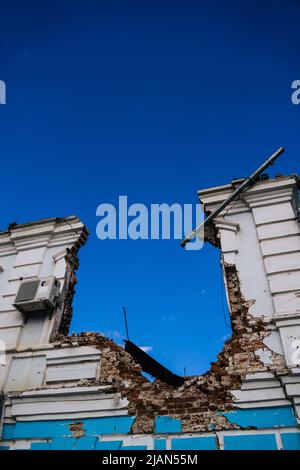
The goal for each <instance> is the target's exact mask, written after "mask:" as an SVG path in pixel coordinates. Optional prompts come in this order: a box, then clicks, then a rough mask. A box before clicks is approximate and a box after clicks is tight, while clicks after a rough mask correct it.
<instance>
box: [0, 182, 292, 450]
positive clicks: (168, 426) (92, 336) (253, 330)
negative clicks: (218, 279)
mask: <svg viewBox="0 0 300 470" xmlns="http://www.w3.org/2000/svg"><path fill="white" fill-rule="evenodd" d="M238 183H239V182H236V181H235V182H233V183H232V184H230V185H226V186H221V187H217V188H210V189H208V190H205V191H201V192H200V193H199V196H200V198H201V200H202V202H203V203H204V206H205V209H206V210H207V211H212V210H213V209H214V208H215V207H216V206H217V205H218V204H220V202H222V201H223V200H224V199H225V198H226V197H227V196H228V194H230V192H232V191H233V190H234V188H235V186H236V184H238ZM297 208H298V188H297V179H296V178H295V177H287V178H277V179H275V180H266V181H260V182H258V183H257V184H256V185H255V186H254V187H253V188H251V189H250V190H248V191H247V192H246V193H245V194H243V196H242V197H241V198H240V199H239V200H238V201H235V202H234V203H233V204H232V205H231V207H229V208H226V209H225V210H224V212H223V213H221V214H220V215H219V216H218V218H217V219H216V220H215V221H214V222H213V225H212V226H210V228H209V229H208V230H207V231H206V234H205V235H206V240H207V242H209V243H212V244H213V245H214V246H216V249H219V250H220V255H221V264H222V268H223V273H224V284H225V288H226V293H227V300H228V306H229V312H230V319H231V326H232V336H231V338H230V339H229V340H227V341H226V343H225V345H224V347H223V349H222V351H221V352H220V354H219V355H218V357H217V360H216V361H215V362H213V363H212V364H211V368H210V370H209V371H208V372H206V373H205V374H202V375H199V376H193V377H187V378H186V381H185V383H184V384H183V385H182V386H180V387H173V386H171V385H168V384H166V383H164V382H162V381H161V380H158V379H156V380H154V381H153V382H150V381H148V380H147V379H146V378H145V377H144V375H143V374H142V370H141V366H140V365H139V364H137V363H136V362H135V361H134V360H133V358H132V357H131V356H130V354H128V353H127V352H126V351H125V350H124V348H122V347H121V346H118V345H117V344H115V343H114V342H113V341H112V340H110V339H108V338H105V337H104V336H102V335H100V334H97V333H81V334H78V335H75V334H73V335H72V336H67V334H68V329H69V325H70V321H71V316H72V298H73V294H74V285H75V282H76V275H75V271H76V269H77V267H78V257H77V253H78V249H79V248H80V246H82V244H83V243H84V242H85V240H86V237H87V231H86V229H85V227H84V226H83V225H82V224H81V222H80V221H79V220H78V219H76V218H67V219H51V222H50V225H51V224H52V226H51V228H50V225H49V221H42V222H38V223H36V224H35V223H32V224H29V225H27V226H26V225H24V226H16V227H14V228H12V230H11V231H10V232H4V233H3V234H0V249H1V247H2V258H1V257H0V265H1V260H2V259H3V260H4V262H2V264H3V265H4V267H5V269H3V272H2V273H1V274H0V289H2V291H1V292H0V294H2V299H3V298H7V297H5V296H7V293H6V292H7V284H6V283H8V284H10V283H11V282H14V283H15V284H14V289H13V290H11V291H10V292H11V296H10V301H11V303H10V308H11V309H10V310H8V309H7V303H6V304H5V308H6V311H4V314H3V312H2V313H1V312H0V335H1V334H2V332H3V331H4V332H5V334H6V337H5V338H7V337H8V336H7V331H8V330H10V329H17V328H18V329H19V331H18V335H17V336H16V335H14V336H13V338H14V341H11V343H10V347H9V348H8V351H7V352H8V354H7V363H6V365H5V367H2V369H1V370H2V372H1V373H0V388H1V389H2V390H3V391H4V393H5V407H4V413H3V416H4V418H3V422H4V427H3V429H4V433H3V437H2V439H3V447H5V445H6V447H10V448H18V445H21V444H18V442H19V441H18V439H20V438H22V432H23V431H22V432H21V431H19V429H20V423H23V424H24V423H27V425H28V426H29V423H36V422H42V421H43V422H47V423H50V422H52V421H53V420H55V422H58V420H60V424H61V426H62V427H63V426H66V427H67V429H68V432H67V433H66V434H63V436H60V437H59V438H58V437H57V436H56V435H52V434H51V432H52V431H50V429H53V426H52V427H51V426H50V425H49V426H47V430H46V431H44V430H43V431H41V430H40V431H38V434H39V435H37V434H33V435H32V431H29V430H27V432H28V434H29V435H30V436H31V437H30V439H28V446H29V447H28V448H49V447H47V446H50V448H59V445H62V446H63V448H65V447H64V446H71V445H72V448H78V446H80V445H81V446H84V445H87V446H91V445H92V448H96V449H101V448H115V447H114V446H117V445H118V448H128V444H129V445H132V444H134V446H139V445H141V444H143V445H144V446H145V445H146V447H147V448H153V447H155V448H161V447H159V446H161V445H162V446H171V447H172V448H176V449H179V448H180V445H183V442H184V441H183V440H182V439H187V436H188V435H189V436H190V439H192V437H193V439H196V440H197V444H196V443H195V441H193V442H192V441H191V440H190V441H189V445H191V446H195V445H199V446H203V445H204V446H208V447H207V448H221V449H222V448H225V449H226V448H230V446H231V445H233V444H231V442H235V443H236V442H237V439H238V437H239V436H240V435H241V433H245V432H246V434H244V435H243V439H244V440H245V437H247V436H248V438H247V439H248V444H249V442H252V440H253V439H254V437H255V439H254V440H255V444H254V445H255V446H256V447H255V448H259V446H261V445H264V446H267V448H287V447H288V446H291V445H298V444H299V448H300V434H299V429H298V428H297V420H299V411H300V410H299V406H300V385H299V384H300V369H299V368H298V365H297V364H295V363H293V360H292V357H293V356H292V352H293V349H292V347H293V346H292V342H293V340H297V338H299V339H300V293H299V285H300V283H299V280H300V277H299V276H300V239H299V235H300V231H299V220H298V209H297ZM66 221H67V222H66ZM41 227H42V228H43V230H41ZM45 233H47V236H46V235H45ZM50 234H51V235H50ZM17 239H19V240H22V244H21V245H20V242H19V245H20V246H21V249H20V248H19V245H18V244H17V243H16V240H17ZM40 246H42V247H43V250H42V252H38V253H39V259H37V258H38V256H37V254H38V253H37V252H36V251H31V254H30V255H28V253H27V255H26V256H25V255H24V253H26V251H27V249H28V247H30V250H36V249H40V248H37V247H40ZM59 246H60V248H59V249H58V247H59ZM61 248H63V249H61ZM18 250H19V251H22V254H20V253H19V251H18ZM53 250H54V251H53ZM33 253H34V256H33ZM41 253H43V255H42V258H41ZM0 255H1V252H0ZM198 256H201V252H200V254H198ZM40 258H41V259H40ZM16 259H17V260H19V261H20V260H21V261H22V260H23V261H22V262H23V263H24V264H23V265H21V266H22V276H21V275H20V270H19V271H18V269H19V264H20V262H16ZM32 260H34V262H33V263H32ZM26 263H27V264H26ZM58 264H59V266H58ZM36 265H39V269H38V270H36ZM8 267H9V269H8ZM16 269H17V272H15V270H16ZM3 273H6V274H5V276H4V277H3ZM12 273H13V274H12ZM46 274H47V275H49V274H55V275H57V276H58V277H59V279H60V280H61V297H60V302H59V303H58V305H57V306H56V307H55V310H54V312H52V314H51V315H50V316H47V317H46V318H44V317H42V318H40V319H39V320H37V319H35V320H34V322H33V320H32V319H29V321H28V319H27V320H26V319H25V320H24V317H23V316H22V315H21V314H20V313H19V312H16V309H15V308H14V307H13V299H14V296H15V295H16V292H17V288H18V285H19V284H18V283H20V282H21V279H20V278H22V279H24V276H25V277H26V276H27V277H28V276H29V278H31V277H32V276H38V277H41V275H46ZM1 276H2V282H1ZM18 276H19V278H18ZM3 294H4V295H3ZM2 306H3V304H2ZM2 306H1V307H0V308H1V311H2V310H3V307H2ZM9 314H11V317H10V321H11V323H12V320H11V319H12V318H17V319H18V323H17V325H15V324H14V325H13V327H12V328H10V327H9V326H7V325H6V324H5V323H3V321H4V320H5V321H7V320H8V315H9ZM1 320H3V321H2V323H1ZM11 323H10V324H11ZM33 330H34V334H33ZM31 331H32V334H31V333H30V332H31ZM36 331H38V332H39V335H37V333H36ZM24 332H26V334H25V333H24ZM10 333H11V332H10ZM24 338H26V341H24ZM21 370H23V371H24V375H23V376H22V373H20V371H21ZM26 370H27V371H28V370H30V377H29V378H28V376H26ZM17 372H18V373H19V375H18V379H16V378H15V375H16V373H17ZM262 412H263V414H262ZM262 416H263V418H262ZM126 417H128V418H126ZM129 418H132V419H131V421H130V419H129ZM93 419H94V420H97V426H96V425H95V426H94V427H93V426H92V421H91V420H93ZM105 419H110V420H111V421H109V423H110V424H106V425H105V426H110V428H109V430H110V431H109V432H108V431H107V427H105V426H104V423H105V422H106V421H105ZM45 420H46V421H45ZM61 420H63V422H62V421H61ZM99 420H100V421H99ZM298 422H299V421H298ZM63 423H65V424H63ZM113 423H114V424H113ZM116 423H120V424H118V425H117V424H116ZM122 423H123V424H122ZM124 423H125V424H124ZM103 426H104V428H103ZM277 428H278V429H279V431H277ZM26 429H31V428H28V427H27V428H26ZM60 429H62V428H60ZM91 429H92V431H91ZM103 429H104V430H103ZM266 430H269V431H268V432H269V434H267V435H268V436H271V437H268V439H267V438H266V437H263V436H265V435H266V432H267V431H266ZM282 430H283V431H284V432H283V431H282ZM60 432H61V431H60ZM47 433H48V434H47ZM174 433H175V434H176V435H177V437H176V436H175V437H174V438H172V439H171V438H170V437H169V436H170V435H173V436H174V435H175V434H174ZM106 434H109V436H110V437H109V438H108V437H105V436H106ZM114 434H115V435H116V436H115V437H114V438H112V435H114ZM157 434H158V436H157ZM286 434H288V436H287V437H286ZM95 436H96V440H95ZM126 436H128V437H126ZM191 436H192V437H191ZM23 437H24V436H23ZM157 437H160V439H157ZM38 438H39V439H40V441H39V442H38V443H35V442H34V440H36V439H38ZM62 438H63V440H59V441H57V439H62ZM199 439H200V440H199ZM230 439H232V440H230ZM78 440H79V441H80V444H79V443H78ZM158 441H160V442H158ZM161 441H165V442H161ZM179 441H180V442H179ZM267 441H268V443H267ZM298 441H299V442H298ZM49 442H50V443H49ZM62 442H63V444H62ZM85 442H86V444H84V443H85ZM87 442H89V444H87ZM90 442H93V444H90ZM117 442H118V443H119V444H116V443H117ZM243 442H244V441H243ZM259 442H260V443H261V444H259ZM262 442H263V443H264V444H262ZM291 442H292V444H291ZM294 442H296V444H293V443H294ZM59 443H60V444H59ZM145 443H146V444H145ZM22 445H23V444H22ZM184 445H187V444H186V443H185V444H184ZM235 445H238V444H235ZM249 445H250V444H249ZM251 445H252V444H251ZM36 446H37V447H36ZM51 446H52V447H51ZM105 446H106V447H105ZM107 446H108V447H107ZM109 446H111V447H109ZM178 446H179V447H178ZM268 446H269V447H268ZM272 446H273V447H272ZM0 448H1V445H0ZM88 448H90V447H88ZM184 448H186V447H184ZM191 448H195V447H191Z"/></svg>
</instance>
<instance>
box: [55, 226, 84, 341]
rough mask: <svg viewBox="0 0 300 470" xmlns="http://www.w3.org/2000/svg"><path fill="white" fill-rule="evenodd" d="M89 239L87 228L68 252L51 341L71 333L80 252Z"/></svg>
mask: <svg viewBox="0 0 300 470" xmlns="http://www.w3.org/2000/svg"><path fill="white" fill-rule="evenodd" d="M87 237H88V231H87V229H86V228H84V229H83V230H82V233H81V235H80V237H79V239H78V241H77V243H76V244H75V245H74V246H73V247H72V248H70V249H67V251H66V256H65V260H66V265H67V266H66V274H65V282H64V288H63V292H62V296H61V299H62V300H61V305H60V309H59V311H58V312H57V315H56V321H55V324H54V326H53V329H52V334H51V341H53V340H55V338H56V337H57V334H63V335H67V334H68V333H69V328H70V323H71V320H72V314H73V306H72V303H73V297H74V294H75V285H76V284H77V278H76V275H75V273H76V271H77V269H78V266H79V259H78V251H79V249H80V248H81V247H82V246H83V245H84V244H85V242H86V240H87Z"/></svg>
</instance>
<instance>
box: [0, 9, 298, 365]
mask: <svg viewBox="0 0 300 470" xmlns="http://www.w3.org/2000/svg"><path fill="white" fill-rule="evenodd" d="M0 17H1V28H0V79H1V80H4V81H5V82H6V85H7V104H6V105H4V106H0V126H1V127H0V133H1V134H0V135H1V139H0V149H1V154H0V155H1V201H2V204H1V218H0V225H1V229H5V228H6V227H7V225H8V223H9V222H13V221H16V222H26V221H28V220H35V219H39V218H44V217H51V216H66V215H70V214H77V215H78V216H80V217H81V218H82V220H83V221H84V222H85V223H86V225H87V226H88V228H89V230H90V233H91V235H90V238H89V241H88V243H87V245H86V246H85V247H84V248H83V249H82V251H81V253H80V261H81V265H80V269H79V272H78V280H79V284H78V286H77V292H76V298H75V302H74V319H73V323H72V328H71V329H72V330H74V331H81V330H85V331H90V330H96V331H102V332H105V333H108V334H110V335H115V338H116V339H117V341H121V339H120V338H119V335H120V336H121V337H122V336H124V327H123V318H122V311H121V307H122V305H126V307H127V310H128V316H129V326H130V334H131V339H132V340H134V341H135V342H136V343H137V344H139V345H140V346H150V347H152V348H153V350H152V351H151V354H152V355H153V356H154V357H155V358H156V359H158V360H159V361H161V362H163V363H164V364H165V365H166V366H168V367H170V368H171V369H172V370H173V371H174V372H177V373H179V374H182V373H183V367H184V366H185V367H186V369H187V373H188V374H192V373H197V372H203V371H205V370H206V369H207V368H208V367H209V362H210V361H211V360H214V359H215V355H216V353H217V352H218V351H219V350H220V349H221V347H222V344H223V341H224V340H223V338H224V336H226V335H227V334H228V333H229V332H230V331H229V330H228V328H226V326H225V325H224V320H223V313H222V284H221V275H220V267H219V258H218V252H217V250H215V249H214V248H213V247H210V246H205V247H204V249H203V250H201V251H198V252H195V251H190V252H186V251H184V250H182V249H181V248H180V247H179V245H178V241H165V240H162V241H159V240H158V241H123V240H121V241H103V242H101V241H99V240H98V239H97V238H96V235H95V229H96V223H97V218H96V215H95V212H96V207H97V206H98V204H100V203H102V202H112V203H115V202H116V201H117V197H118V195H122V194H127V195H128V198H129V201H130V202H141V203H145V204H147V205H148V204H150V203H152V202H153V203H161V202H167V203H173V202H179V203H195V202H196V200H197V199H196V190H197V189H200V188H205V187H209V186H215V185H219V184H223V183H227V182H229V181H230V180H231V179H233V178H234V177H240V176H247V174H248V173H250V172H251V171H252V170H253V169H255V168H256V167H257V166H258V165H259V164H260V163H261V162H262V161H263V160H264V159H265V158H266V157H267V156H268V155H269V154H271V153H272V152H273V151H274V150H275V149H276V148H277V147H279V146H281V145H283V146H285V147H286V150H287V151H286V153H285V154H284V156H283V157H281V159H280V160H279V161H278V163H277V165H276V168H275V171H277V172H281V173H286V174H289V173H293V172H297V170H299V147H300V143H299V122H300V106H295V105H293V104H292V103H291V99H290V96H291V83H292V81H293V80H296V79H300V61H299V21H300V4H299V1H298V0H286V1H285V2H283V1H276V0H273V1H268V0H265V1H264V2H262V1H255V0H253V1H246V0H244V1H234V0H227V1H224V0H222V1H221V0H219V1H216V0H210V1H200V0H199V1H188V0H187V1H185V2H179V1H163V0H160V1H155V0H152V1H147V0H144V1H126V0H123V1H113V0H112V1H110V2H104V1H101V0H100V1H97V2H96V1H91V2H88V1H75V0H72V1H71V0H70V1H65V0H61V1H59V2H53V1H51V2H50V1H47V0H44V1H43V2H41V1H38V0H37V1H31V0H27V1H26V2H25V1H24V0H19V1H16V0H9V1H5V0H2V1H1V5H0ZM272 171H273V170H272ZM114 332H115V333H114Z"/></svg>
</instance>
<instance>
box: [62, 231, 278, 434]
mask: <svg viewBox="0 0 300 470" xmlns="http://www.w3.org/2000/svg"><path fill="white" fill-rule="evenodd" d="M206 236H208V235H207V234H206ZM214 237H215V245H217V241H216V233H212V234H211V237H210V238H212V239H213V238H214ZM77 250H78V247H76V248H75V249H74V251H73V252H72V253H69V254H68V256H67V260H68V263H69V267H70V269H71V271H72V273H74V270H75V269H76V268H77V263H78V260H77ZM223 268H224V273H225V280H226V284H227V291H228V296H229V303H230V316H231V324H232V331H233V333H232V336H231V338H230V339H229V340H228V341H226V343H225V345H224V347H223V349H222V351H221V352H220V354H219V355H218V356H217V361H215V362H213V363H212V364H211V368H210V370H209V371H208V372H207V373H205V374H203V375H199V376H193V377H188V378H187V380H186V382H185V383H184V385H183V386H181V387H180V388H175V387H172V386H170V385H168V384H166V383H163V382H161V381H160V380H155V381H154V382H149V381H148V380H147V379H146V378H145V377H144V376H143V375H142V373H141V367H140V365H139V364H137V363H136V362H135V361H134V360H133V358H132V357H131V356H130V354H128V353H127V352H126V351H125V350H124V348H123V347H121V346H118V345H117V344H115V343H114V342H113V341H112V340H110V339H108V338H105V337H104V336H102V335H99V334H97V333H81V334H79V335H72V336H69V337H66V336H64V334H65V332H66V331H67V329H68V326H69V322H70V319H71V308H72V307H71V301H72V296H73V293H74V284H75V282H74V277H72V275H71V276H70V277H69V282H68V286H69V287H68V293H67V300H66V309H65V311H64V315H63V316H62V320H61V324H60V325H61V326H60V329H59V334H58V335H57V337H56V340H55V345H56V347H60V346H61V345H62V344H73V345H94V346H95V347H97V348H98V349H100V350H101V352H102V356H101V375H100V379H99V382H100V383H101V384H110V385H111V386H112V388H113V389H114V390H115V391H116V392H119V393H120V395H121V396H122V397H125V398H127V399H128V401H129V405H128V412H129V414H131V415H135V416H136V420H135V423H134V425H133V427H132V432H133V433H151V432H153V430H154V418H155V416H157V415H169V416H172V417H174V418H180V419H181V422H182V426H183V431H190V432H192V431H203V432H209V431H213V430H222V429H235V428H236V427H237V426H236V425H233V424H231V423H229V422H228V421H227V419H226V418H224V417H223V416H222V415H221V413H220V412H221V411H228V410H230V409H232V408H233V406H234V405H233V397H232V394H231V393H230V390H235V389H239V388H240V386H241V382H242V380H243V378H244V377H245V375H246V373H249V372H258V371H261V372H262V371H278V369H283V368H284V361H283V358H282V356H280V355H278V354H275V353H273V352H272V354H271V357H272V361H273V363H272V364H271V365H265V364H263V363H262V362H261V361H260V359H259V357H258V355H257V354H255V352H256V351H258V350H260V349H263V348H264V349H266V345H265V344H264V342H263V340H264V338H266V337H267V336H268V335H269V334H270V331H269V330H268V328H267V325H266V324H265V323H264V321H263V318H260V317H253V316H251V315H250V314H249V308H250V306H251V305H252V304H253V302H254V300H250V301H249V300H248V301H246V300H245V299H244V298H243V296H242V294H241V289H240V282H239V277H238V272H237V270H236V267H235V266H233V265H225V266H223ZM73 276H74V274H73ZM88 384H91V385H93V384H94V383H91V382H89V381H85V385H88ZM79 385H82V384H81V383H80V384H79Z"/></svg>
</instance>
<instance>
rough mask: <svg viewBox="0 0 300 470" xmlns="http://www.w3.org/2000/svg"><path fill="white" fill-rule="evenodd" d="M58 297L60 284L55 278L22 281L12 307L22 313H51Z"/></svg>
mask: <svg viewBox="0 0 300 470" xmlns="http://www.w3.org/2000/svg"><path fill="white" fill-rule="evenodd" d="M59 297H60V282H59V280H58V279H56V277H54V276H51V277H46V278H43V279H34V280H31V281H23V282H21V285H20V287H19V290H18V293H17V296H16V300H15V303H14V306H15V307H16V308H17V309H18V310H19V311H20V312H22V313H31V312H45V313H46V314H47V313H51V312H52V311H53V309H54V307H55V305H56V304H57V302H58V300H59Z"/></svg>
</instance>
